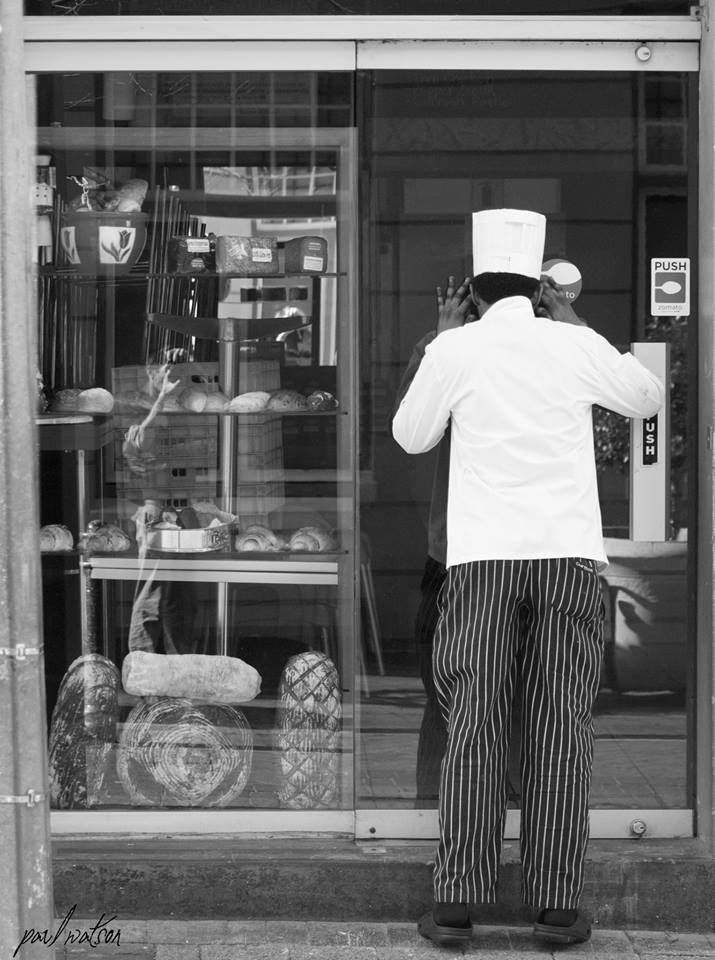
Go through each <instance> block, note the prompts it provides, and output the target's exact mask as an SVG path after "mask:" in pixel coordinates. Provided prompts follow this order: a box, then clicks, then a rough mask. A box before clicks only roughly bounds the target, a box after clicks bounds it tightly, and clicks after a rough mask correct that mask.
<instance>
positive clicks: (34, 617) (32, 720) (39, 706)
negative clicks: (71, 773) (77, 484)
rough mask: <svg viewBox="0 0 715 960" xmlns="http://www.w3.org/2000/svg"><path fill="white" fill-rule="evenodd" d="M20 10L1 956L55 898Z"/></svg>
mask: <svg viewBox="0 0 715 960" xmlns="http://www.w3.org/2000/svg"><path fill="white" fill-rule="evenodd" d="M22 15H23V5H22V0H0V27H1V28H2V29H1V32H0V130H1V131H2V134H1V136H0V170H2V179H1V180H0V890H2V895H0V956H2V957H3V958H5V957H7V958H8V960H9V958H12V957H13V956H16V957H19V958H22V960H31V958H32V960H34V958H38V960H39V958H43V960H47V950H48V947H47V944H46V942H45V943H43V942H41V941H40V939H39V937H36V938H34V939H35V942H34V944H33V943H30V942H27V936H26V931H27V932H28V933H29V932H30V931H35V932H36V933H38V934H39V935H40V936H42V935H43V934H44V932H45V931H49V934H50V936H51V935H52V922H53V909H52V874H51V863H52V860H51V848H50V826H49V801H48V790H47V749H46V737H47V732H46V705H45V686H44V664H43V658H42V652H41V645H42V623H41V620H42V601H41V597H42V593H41V574H40V554H39V540H38V530H39V522H38V509H37V502H38V496H37V491H38V483H37V455H36V449H37V442H36V428H35V423H34V413H35V409H36V383H35V373H36V369H37V360H36V355H35V354H36V344H35V340H36V314H35V311H34V296H33V287H32V277H31V269H32V268H31V259H32V258H31V256H30V253H31V248H30V243H31V237H32V234H33V230H32V222H31V217H32V216H34V213H33V211H32V207H31V204H30V184H31V172H32V173H34V161H33V152H34V151H33V148H32V141H31V137H30V136H29V129H30V123H32V124H33V126H34V121H33V120H31V119H30V117H29V110H28V106H29V101H30V99H31V98H30V97H28V96H27V92H26V86H25V83H24V63H23V39H22V37H23V29H22V22H23V16H22ZM23 939H26V943H25V945H24V946H22V947H20V949H18V947H19V946H20V944H21V942H22V940H23ZM30 939H33V938H32V937H31V936H30Z"/></svg>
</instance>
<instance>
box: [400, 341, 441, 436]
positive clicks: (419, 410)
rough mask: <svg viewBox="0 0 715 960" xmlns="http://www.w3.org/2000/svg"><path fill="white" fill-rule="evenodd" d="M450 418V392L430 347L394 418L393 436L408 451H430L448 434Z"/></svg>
mask: <svg viewBox="0 0 715 960" xmlns="http://www.w3.org/2000/svg"><path fill="white" fill-rule="evenodd" d="M442 336H444V334H443V335H442ZM439 339H440V340H441V339H442V337H440V338H439ZM449 419H450V409H449V405H448V400H447V391H446V390H445V389H444V386H443V384H442V382H441V381H440V379H439V375H438V372H437V364H436V362H435V357H434V356H433V355H432V352H431V350H430V347H429V346H428V347H427V349H426V351H425V356H424V358H423V359H422V362H421V363H420V364H419V366H418V367H417V369H416V370H415V373H414V376H413V378H412V382H411V383H410V384H409V386H408V388H407V392H406V393H405V395H404V396H403V398H402V402H401V403H400V406H399V407H398V409H397V411H396V413H395V415H394V417H393V418H392V435H393V437H394V438H395V440H396V441H397V442H398V443H399V445H400V446H401V447H402V449H403V450H405V451H406V452H407V453H426V452H427V451H428V450H431V449H432V448H433V447H435V446H437V444H438V443H439V441H440V440H441V438H442V437H443V436H444V433H445V431H446V429H447V427H448V426H449Z"/></svg>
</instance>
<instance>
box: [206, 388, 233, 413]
mask: <svg viewBox="0 0 715 960" xmlns="http://www.w3.org/2000/svg"><path fill="white" fill-rule="evenodd" d="M227 406H228V397H227V396H226V394H225V393H223V392H222V391H220V390H219V391H217V392H216V393H207V394H206V406H205V407H204V413H222V412H223V411H224V410H225V409H226V407H227Z"/></svg>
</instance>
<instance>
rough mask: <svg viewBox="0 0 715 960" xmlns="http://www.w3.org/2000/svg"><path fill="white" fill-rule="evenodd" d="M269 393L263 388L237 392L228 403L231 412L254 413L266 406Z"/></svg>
mask: <svg viewBox="0 0 715 960" xmlns="http://www.w3.org/2000/svg"><path fill="white" fill-rule="evenodd" d="M269 399H270V394H269V393H266V391H265V390H251V391H250V392H248V393H239V395H238V396H237V397H234V398H233V400H231V401H230V403H229V405H228V409H229V410H230V411H231V412H232V413H255V412H256V411H258V410H265V409H266V407H267V406H268V401H269Z"/></svg>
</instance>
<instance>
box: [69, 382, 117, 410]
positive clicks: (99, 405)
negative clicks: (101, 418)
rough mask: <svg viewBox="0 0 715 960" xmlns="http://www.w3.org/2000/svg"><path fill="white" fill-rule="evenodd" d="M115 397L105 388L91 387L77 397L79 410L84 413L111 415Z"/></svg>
mask: <svg viewBox="0 0 715 960" xmlns="http://www.w3.org/2000/svg"><path fill="white" fill-rule="evenodd" d="M113 408H114V397H113V396H112V394H111V393H110V392H109V390H105V389H104V387H90V388H89V389H88V390H82V392H81V393H80V394H79V396H78V397H77V409H78V410H81V411H82V413H111V412H112V410H113Z"/></svg>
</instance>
